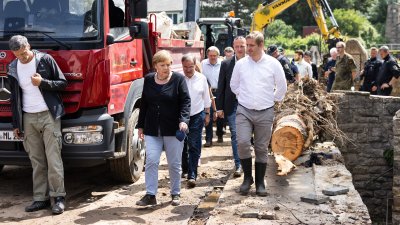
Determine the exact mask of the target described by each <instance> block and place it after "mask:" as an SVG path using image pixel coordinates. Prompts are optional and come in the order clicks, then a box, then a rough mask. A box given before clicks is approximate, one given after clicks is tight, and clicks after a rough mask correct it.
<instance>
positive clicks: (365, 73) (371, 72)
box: [360, 47, 382, 94]
mask: <svg viewBox="0 0 400 225" xmlns="http://www.w3.org/2000/svg"><path fill="white" fill-rule="evenodd" d="M377 55H378V49H377V48H375V47H372V48H371V50H370V58H369V59H368V60H367V61H366V62H365V64H364V69H363V70H362V71H361V74H360V79H364V82H363V85H362V86H361V87H360V91H368V92H370V93H371V94H376V91H372V83H374V82H375V80H376V77H377V76H378V73H379V69H380V68H381V66H382V62H381V61H380V60H378V59H377V58H376V56H377Z"/></svg>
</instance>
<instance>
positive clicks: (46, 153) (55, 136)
mask: <svg viewBox="0 0 400 225" xmlns="http://www.w3.org/2000/svg"><path fill="white" fill-rule="evenodd" d="M9 46H10V49H11V51H12V52H13V54H14V55H15V56H16V59H15V60H14V61H12V62H11V63H10V65H9V70H8V73H7V76H8V78H9V81H10V86H11V108H12V115H13V116H12V117H13V122H12V125H13V128H14V135H15V136H16V137H17V138H23V139H24V142H23V144H24V147H25V150H26V152H27V153H28V155H29V158H30V160H31V163H32V168H33V200H34V201H33V203H32V205H30V206H27V207H26V208H25V211H26V212H33V211H37V210H41V209H45V208H48V207H50V205H51V203H50V197H54V205H53V208H52V211H53V214H61V213H63V212H64V209H65V188H64V168H63V163H62V159H61V147H62V140H61V120H60V118H61V116H63V115H64V106H63V104H62V100H61V96H60V94H59V91H61V90H63V89H64V88H65V87H66V86H67V81H66V79H65V77H64V75H63V73H62V72H61V70H60V68H59V67H58V66H57V64H56V62H55V61H54V59H53V58H52V57H51V56H50V55H48V54H45V53H42V52H38V51H35V50H31V48H30V45H29V43H28V40H27V39H26V37H24V36H21V35H16V36H13V37H11V39H10V41H9ZM49 196H50V197H49Z"/></svg>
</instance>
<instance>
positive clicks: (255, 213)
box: [241, 210, 259, 218]
mask: <svg viewBox="0 0 400 225" xmlns="http://www.w3.org/2000/svg"><path fill="white" fill-rule="evenodd" d="M258 214H259V211H258V210H254V211H245V212H243V213H242V216H241V217H242V218H257V217H258Z"/></svg>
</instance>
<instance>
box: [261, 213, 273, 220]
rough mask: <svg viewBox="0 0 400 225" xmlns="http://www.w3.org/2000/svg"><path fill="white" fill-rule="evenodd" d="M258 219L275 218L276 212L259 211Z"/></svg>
mask: <svg viewBox="0 0 400 225" xmlns="http://www.w3.org/2000/svg"><path fill="white" fill-rule="evenodd" d="M258 219H264V220H276V219H277V217H276V214H275V213H274V212H261V213H259V214H258Z"/></svg>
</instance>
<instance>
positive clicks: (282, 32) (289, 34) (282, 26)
mask: <svg viewBox="0 0 400 225" xmlns="http://www.w3.org/2000/svg"><path fill="white" fill-rule="evenodd" d="M265 36H266V37H268V38H273V37H277V36H282V37H285V38H294V37H295V36H296V31H295V30H294V29H293V27H292V26H290V25H287V24H286V23H285V22H283V20H280V19H278V20H275V21H274V22H272V23H271V24H270V25H269V26H268V27H267V29H265Z"/></svg>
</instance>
